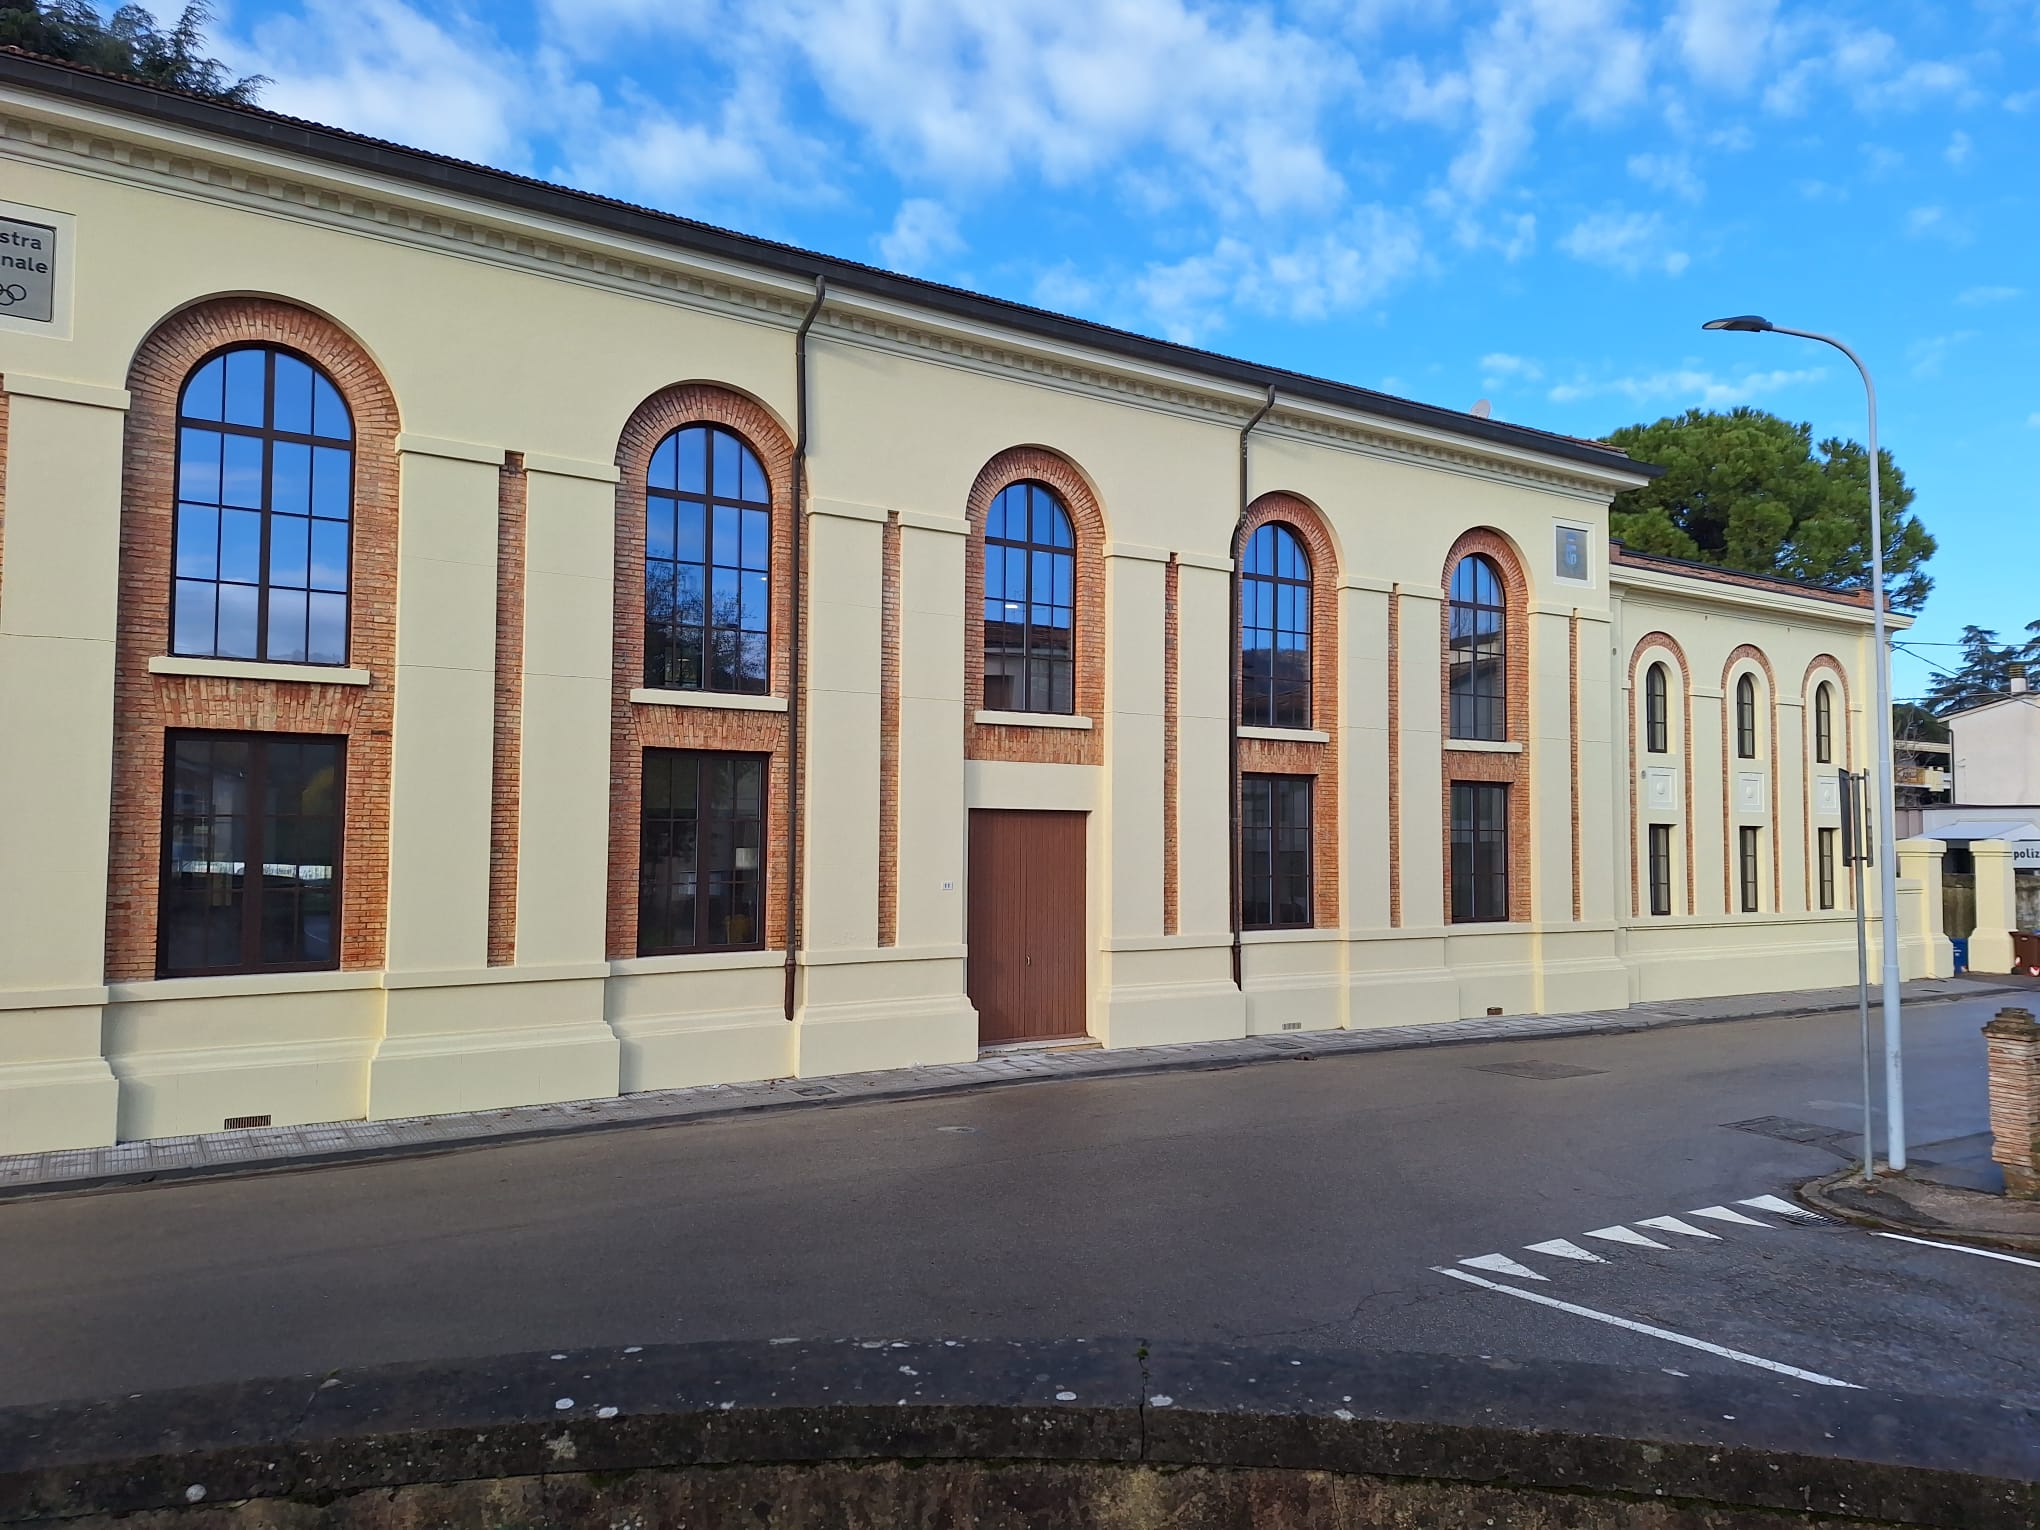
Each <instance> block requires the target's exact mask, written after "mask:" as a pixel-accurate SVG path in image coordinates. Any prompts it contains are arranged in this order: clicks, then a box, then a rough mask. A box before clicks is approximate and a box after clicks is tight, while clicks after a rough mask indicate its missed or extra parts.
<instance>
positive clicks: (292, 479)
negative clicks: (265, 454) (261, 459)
mask: <svg viewBox="0 0 2040 1530" xmlns="http://www.w3.org/2000/svg"><path fill="white" fill-rule="evenodd" d="M269 508H270V509H272V510H276V511H280V512H282V513H283V514H286V515H308V514H310V513H311V508H312V449H311V448H310V447H309V446H300V445H298V444H297V443H296V442H295V441H278V442H277V443H276V444H275V445H274V446H273V447H272V448H271V449H270V458H269Z"/></svg>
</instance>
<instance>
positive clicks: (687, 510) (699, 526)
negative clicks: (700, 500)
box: [673, 500, 708, 563]
mask: <svg viewBox="0 0 2040 1530" xmlns="http://www.w3.org/2000/svg"><path fill="white" fill-rule="evenodd" d="M673 514H674V527H673V554H674V556H675V557H677V558H679V559H680V561H681V562H683V563H700V562H703V561H705V559H706V558H707V556H708V550H707V543H706V542H705V540H704V538H705V537H706V534H707V524H708V511H707V510H706V509H705V508H704V507H702V506H700V505H696V504H691V503H689V502H688V501H686V500H681V501H679V502H677V503H676V504H675V505H674V506H673Z"/></svg>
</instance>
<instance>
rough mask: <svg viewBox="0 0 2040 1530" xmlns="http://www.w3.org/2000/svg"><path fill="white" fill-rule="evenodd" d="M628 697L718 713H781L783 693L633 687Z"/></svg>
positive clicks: (645, 703) (666, 705) (784, 701)
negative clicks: (758, 694) (761, 693)
mask: <svg viewBox="0 0 2040 1530" xmlns="http://www.w3.org/2000/svg"><path fill="white" fill-rule="evenodd" d="M630 699H631V700H632V701H635V702H638V703H640V704H642V705H644V706H652V707H708V708H710V709H712V710H714V711H719V712H784V711H785V710H786V698H785V697H784V696H740V695H738V694H736V693H735V692H733V691H654V690H643V689H640V690H635V691H632V692H631V693H630Z"/></svg>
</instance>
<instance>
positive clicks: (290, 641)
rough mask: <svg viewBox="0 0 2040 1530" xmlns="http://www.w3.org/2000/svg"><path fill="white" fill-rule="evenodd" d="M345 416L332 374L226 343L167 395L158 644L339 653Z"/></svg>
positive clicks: (349, 427)
mask: <svg viewBox="0 0 2040 1530" xmlns="http://www.w3.org/2000/svg"><path fill="white" fill-rule="evenodd" d="M353 510H354V421H353V418H352V416H351V415H349V413H348V411H347V405H346V403H345V402H344V401H342V399H341V397H340V392H339V390H338V389H337V388H335V387H334V386H333V384H332V381H331V380H330V379H329V378H328V377H327V376H326V374H325V373H324V372H321V371H320V370H319V369H318V368H317V367H315V366H313V365H312V364H311V363H310V362H308V361H305V360H304V359H303V358H301V357H299V356H296V355H294V354H292V353H291V352H289V351H286V350H282V349H279V348H278V347H275V346H269V345H244V346H236V347H234V348H233V349H231V350H225V351H221V352H218V353H217V354H215V355H213V356H211V357H208V358H207V359H206V360H205V361H203V362H201V363H200V364H199V365H198V367H197V368H196V369H194V370H193V372H192V374H191V376H190V377H189V378H188V379H186V381H185V384H184V388H183V391H182V392H181V393H180V394H179V395H178V402H177V529H176V550H175V553H174V558H175V563H174V567H175V575H174V577H175V580H176V585H175V589H174V592H173V594H172V597H171V622H170V651H171V652H172V653H174V654H182V655H188V656H191V657H197V658H212V659H264V660H269V661H272V662H278V663H292V664H345V663H346V662H347V591H348V568H349V531H350V526H351V523H352V521H353Z"/></svg>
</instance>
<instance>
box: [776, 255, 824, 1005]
mask: <svg viewBox="0 0 2040 1530" xmlns="http://www.w3.org/2000/svg"><path fill="white" fill-rule="evenodd" d="M828 295H829V279H828V278H827V277H826V276H817V277H816V278H815V298H814V301H813V302H812V303H809V304H808V310H807V312H806V314H804V315H803V316H802V317H801V321H800V328H799V329H796V330H795V331H794V332H793V619H792V621H791V622H790V623H789V624H788V625H789V627H790V628H791V638H792V647H791V649H790V650H789V652H788V654H787V682H786V1018H787V1019H788V1020H791V1019H793V1002H794V986H795V978H796V975H797V974H798V972H799V970H800V721H801V683H802V681H803V679H804V678H805V675H804V672H803V671H804V666H803V665H802V663H801V658H802V649H801V642H802V632H801V609H802V605H803V601H802V596H803V595H805V594H806V591H807V586H806V582H805V580H806V570H805V568H804V566H803V561H804V560H803V559H802V556H801V553H802V549H803V548H804V547H805V546H806V544H807V514H806V511H807V447H808V407H807V396H808V386H807V337H808V330H809V329H811V328H812V327H813V326H814V322H815V316H816V315H817V314H819V313H820V312H821V311H822V300H823V299H824V298H826V297H827V296H828Z"/></svg>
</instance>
